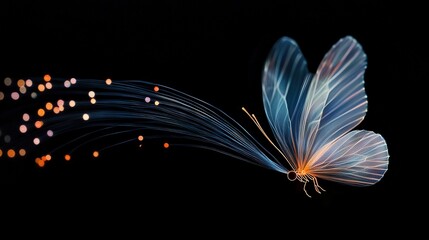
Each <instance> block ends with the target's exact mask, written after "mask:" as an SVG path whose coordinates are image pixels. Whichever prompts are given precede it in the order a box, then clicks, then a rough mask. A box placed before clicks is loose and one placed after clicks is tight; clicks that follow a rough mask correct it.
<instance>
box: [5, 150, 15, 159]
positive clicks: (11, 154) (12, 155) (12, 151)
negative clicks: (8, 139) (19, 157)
mask: <svg viewBox="0 0 429 240" xmlns="http://www.w3.org/2000/svg"><path fill="white" fill-rule="evenodd" d="M15 154H16V153H15V150H13V149H9V150H8V151H7V156H8V157H10V158H14V157H15Z"/></svg>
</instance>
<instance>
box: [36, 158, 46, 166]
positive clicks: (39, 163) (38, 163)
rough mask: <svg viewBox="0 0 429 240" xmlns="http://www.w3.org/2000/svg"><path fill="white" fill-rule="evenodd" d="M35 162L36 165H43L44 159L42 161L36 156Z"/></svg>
mask: <svg viewBox="0 0 429 240" xmlns="http://www.w3.org/2000/svg"><path fill="white" fill-rule="evenodd" d="M36 163H37V165H39V167H43V166H45V161H43V160H42V159H40V158H36Z"/></svg>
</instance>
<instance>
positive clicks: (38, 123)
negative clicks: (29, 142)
mask: <svg viewBox="0 0 429 240" xmlns="http://www.w3.org/2000/svg"><path fill="white" fill-rule="evenodd" d="M34 126H35V127H36V128H41V127H42V126H43V122H42V121H40V120H39V121H36V122H35V123H34Z"/></svg>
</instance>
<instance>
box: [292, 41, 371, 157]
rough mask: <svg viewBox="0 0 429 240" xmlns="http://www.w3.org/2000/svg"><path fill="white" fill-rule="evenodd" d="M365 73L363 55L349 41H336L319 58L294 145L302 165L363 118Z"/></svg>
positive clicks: (365, 100)
mask: <svg viewBox="0 0 429 240" xmlns="http://www.w3.org/2000/svg"><path fill="white" fill-rule="evenodd" d="M365 69H366V55H365V53H364V52H363V50H362V47H361V46H360V45H359V44H358V43H357V41H356V40H355V39H353V38H352V37H345V38H343V39H340V40H339V41H338V43H336V44H335V45H334V46H333V47H332V48H331V50H330V51H329V52H328V53H327V54H326V55H325V57H324V58H323V60H322V62H321V63H320V65H319V67H318V69H317V72H316V74H315V75H314V77H313V79H312V81H311V84H310V87H309V90H308V94H307V99H306V100H307V101H306V103H305V107H304V109H303V111H304V113H303V114H302V116H301V117H302V118H301V120H300V124H301V127H300V134H299V138H298V140H297V141H298V146H299V150H298V159H299V160H300V161H302V162H301V163H302V164H305V162H306V161H308V159H309V158H310V157H311V156H312V155H313V154H315V152H317V151H318V150H319V149H320V148H322V147H323V146H325V145H326V144H328V143H330V142H331V141H334V140H336V139H338V138H339V137H341V136H342V135H344V134H346V133H347V132H349V131H350V130H352V129H353V128H355V127H356V126H357V125H358V124H359V123H360V122H361V121H362V120H363V118H364V117H365V114H366V111H367V98H366V94H365V89H364V79H363V75H364V72H365Z"/></svg>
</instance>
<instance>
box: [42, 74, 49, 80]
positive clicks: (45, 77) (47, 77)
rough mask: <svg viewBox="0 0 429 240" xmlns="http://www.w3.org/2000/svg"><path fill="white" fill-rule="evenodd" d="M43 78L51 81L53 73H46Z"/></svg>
mask: <svg viewBox="0 0 429 240" xmlns="http://www.w3.org/2000/svg"><path fill="white" fill-rule="evenodd" d="M43 80H45V81H46V82H49V81H51V75H49V74H45V76H43Z"/></svg>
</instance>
